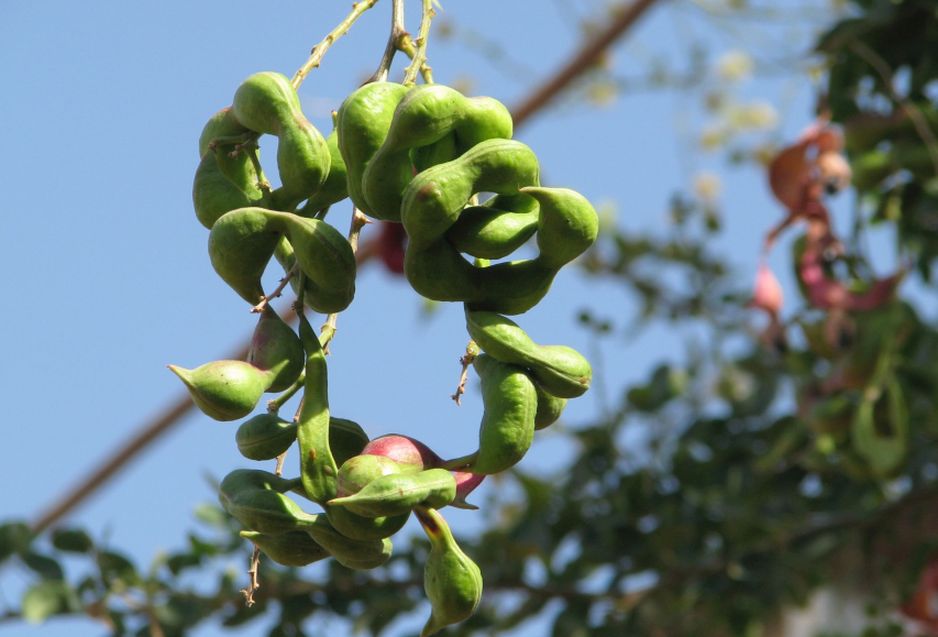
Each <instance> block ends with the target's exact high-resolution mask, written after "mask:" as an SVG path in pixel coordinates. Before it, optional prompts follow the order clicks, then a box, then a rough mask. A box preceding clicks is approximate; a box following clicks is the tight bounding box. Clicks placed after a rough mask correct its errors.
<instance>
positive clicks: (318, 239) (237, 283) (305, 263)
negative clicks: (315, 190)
mask: <svg viewBox="0 0 938 637" xmlns="http://www.w3.org/2000/svg"><path fill="white" fill-rule="evenodd" d="M281 235H286V238H287V239H289V243H287V242H286V239H282V238H281ZM275 250H276V251H278V253H279V254H278V259H279V260H280V261H281V263H283V264H284V267H286V268H292V267H293V264H294V263H298V264H299V267H300V269H301V270H302V271H303V274H304V275H305V277H306V284H305V285H306V288H305V289H306V296H305V301H306V304H307V305H309V306H310V307H311V308H313V309H314V310H316V311H317V312H339V311H341V310H344V309H345V308H346V307H348V305H349V303H351V302H352V298H353V297H354V296H355V255H354V254H353V253H352V248H351V246H350V245H349V243H348V241H346V239H345V238H344V237H343V236H342V234H341V233H340V232H339V231H338V230H336V229H335V228H333V227H332V226H330V225H329V224H327V223H325V222H324V221H319V220H318V219H304V218H303V217H299V216H297V215H294V214H291V213H285V212H276V211H273V210H266V209H264V208H239V209H237V210H232V211H231V212H228V213H226V214H224V215H222V217H221V218H220V219H219V220H218V221H217V222H215V225H214V226H212V231H211V233H210V234H209V255H210V256H211V258H212V265H213V266H214V267H215V271H216V272H217V273H218V274H219V276H221V278H222V279H224V280H225V282H226V283H228V285H230V286H231V287H232V288H233V289H234V290H235V291H236V292H238V294H240V295H241V297H242V298H244V299H245V300H248V301H249V302H250V303H252V304H255V303H257V302H258V301H259V300H260V297H261V296H263V289H262V287H261V276H262V275H263V274H264V270H265V268H266V267H267V263H268V261H270V258H271V256H273V254H274V251H275Z"/></svg>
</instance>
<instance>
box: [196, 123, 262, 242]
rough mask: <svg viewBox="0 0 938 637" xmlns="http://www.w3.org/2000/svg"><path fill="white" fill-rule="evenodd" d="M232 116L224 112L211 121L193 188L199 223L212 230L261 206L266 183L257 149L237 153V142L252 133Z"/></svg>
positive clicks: (204, 133)
mask: <svg viewBox="0 0 938 637" xmlns="http://www.w3.org/2000/svg"><path fill="white" fill-rule="evenodd" d="M249 132H250V131H248V129H246V128H244V127H243V126H242V125H241V124H240V123H239V122H238V121H237V120H236V119H235V118H234V115H233V114H232V113H231V109H229V108H223V109H221V110H220V111H218V112H217V113H215V115H213V116H212V117H211V119H209V121H208V123H207V124H206V125H205V127H204V128H203V129H202V135H201V136H200V137H199V157H201V161H200V162H199V167H198V168H197V169H196V171H195V179H194V181H193V184H192V203H193V206H194V207H195V214H196V217H198V219H199V222H200V223H201V224H202V225H203V226H205V227H206V228H211V227H212V225H213V224H214V223H215V221H216V220H217V219H218V218H219V217H220V216H222V215H223V214H225V213H226V212H228V211H229V210H234V209H235V208H244V207H246V206H255V205H261V204H262V202H263V201H264V199H265V198H266V193H265V192H264V190H263V189H262V188H261V186H260V184H262V183H266V181H267V180H266V178H265V177H264V175H263V173H258V171H257V164H256V163H255V161H254V160H255V159H256V152H257V151H256V149H254V150H237V149H236V147H235V145H234V142H231V141H227V142H226V141H225V140H231V139H233V138H234V139H237V138H238V137H241V136H244V135H245V134H247V133H249Z"/></svg>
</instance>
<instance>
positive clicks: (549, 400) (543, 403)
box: [534, 383, 567, 429]
mask: <svg viewBox="0 0 938 637" xmlns="http://www.w3.org/2000/svg"><path fill="white" fill-rule="evenodd" d="M534 391H535V392H536V393H537V413H535V414H534V428H535V429H544V428H545V427H549V426H550V425H552V424H554V423H555V422H557V420H558V419H559V418H560V414H562V413H563V410H564V408H565V407H566V406H567V399H566V398H558V397H557V396H554V395H553V394H549V393H547V392H546V391H545V390H544V388H543V387H541V386H540V385H538V384H537V383H534Z"/></svg>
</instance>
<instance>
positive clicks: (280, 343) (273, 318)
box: [247, 305, 306, 392]
mask: <svg viewBox="0 0 938 637" xmlns="http://www.w3.org/2000/svg"><path fill="white" fill-rule="evenodd" d="M247 362H249V363H251V364H252V365H254V366H255V367H257V368H258V369H262V370H265V371H269V372H270V373H271V374H273V377H274V378H273V381H272V382H271V384H270V387H269V388H268V389H267V391H270V392H279V391H284V390H285V389H287V388H288V387H290V385H292V384H293V383H294V382H296V379H297V378H299V377H300V373H302V371H303V366H304V365H305V363H306V355H305V353H304V352H303V344H302V343H301V342H300V337H299V336H297V335H296V332H294V331H293V328H291V327H290V326H289V325H287V324H286V322H285V321H284V320H283V319H282V318H280V315H279V314H277V312H276V311H275V310H274V309H273V308H272V307H271V306H270V305H265V306H264V310H263V312H261V317H260V319H259V320H258V321H257V327H255V328H254V334H253V336H252V337H251V348H250V349H249V350H248V355H247Z"/></svg>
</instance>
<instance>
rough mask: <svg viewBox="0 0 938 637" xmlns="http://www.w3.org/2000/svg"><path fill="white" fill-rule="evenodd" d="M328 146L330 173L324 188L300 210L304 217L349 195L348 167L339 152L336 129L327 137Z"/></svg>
mask: <svg viewBox="0 0 938 637" xmlns="http://www.w3.org/2000/svg"><path fill="white" fill-rule="evenodd" d="M326 146H327V147H328V148H329V157H330V158H331V159H330V162H329V175H328V176H327V177H326V181H325V182H324V183H323V185H322V188H320V189H319V191H318V192H317V193H316V194H315V195H313V196H312V197H310V198H309V199H308V200H307V201H306V204H304V206H303V208H302V209H300V210H299V211H298V212H299V214H300V215H302V216H304V217H311V216H313V215H314V214H316V213H317V212H319V211H320V210H323V209H324V208H328V207H329V206H331V205H332V204H334V203H336V202H337V201H341V200H343V199H345V198H346V197H348V169H347V168H346V167H345V162H344V161H342V154H341V153H340V152H339V136H338V135H337V134H336V131H335V129H333V131H332V132H331V133H329V136H328V137H326Z"/></svg>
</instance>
